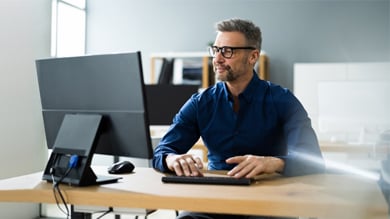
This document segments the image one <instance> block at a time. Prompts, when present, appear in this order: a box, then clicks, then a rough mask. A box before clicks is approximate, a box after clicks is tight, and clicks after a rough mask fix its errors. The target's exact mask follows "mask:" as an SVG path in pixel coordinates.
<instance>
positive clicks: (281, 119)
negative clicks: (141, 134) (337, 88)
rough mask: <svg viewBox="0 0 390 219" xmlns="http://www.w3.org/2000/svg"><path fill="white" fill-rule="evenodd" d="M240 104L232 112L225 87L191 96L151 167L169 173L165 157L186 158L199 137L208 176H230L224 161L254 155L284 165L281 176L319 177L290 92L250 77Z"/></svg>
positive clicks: (307, 131) (317, 160)
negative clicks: (205, 152) (205, 151)
mask: <svg viewBox="0 0 390 219" xmlns="http://www.w3.org/2000/svg"><path fill="white" fill-rule="evenodd" d="M169 98H174V97H169ZM238 99H239V103H240V108H239V111H238V112H234V110H233V99H232V97H231V94H230V92H229V91H228V88H227V86H226V84H225V83H224V82H218V83H216V84H215V85H214V86H212V87H210V88H208V89H206V90H205V91H203V92H201V93H199V94H194V95H193V96H192V97H191V98H190V99H189V100H188V101H187V102H186V103H185V104H184V105H183V107H182V108H181V109H180V111H179V112H178V113H177V114H176V116H175V117H174V119H173V124H172V125H171V126H170V128H169V131H168V132H167V133H166V135H165V136H164V137H163V138H162V140H161V141H160V143H159V145H158V146H157V147H156V149H155V151H154V158H153V167H154V168H156V169H159V170H161V171H169V170H168V168H167V167H166V164H165V161H164V159H165V157H166V155H168V154H170V153H174V154H183V153H186V152H187V151H188V150H189V149H190V148H191V147H192V146H193V145H194V143H195V142H196V141H197V140H198V139H199V137H202V140H203V142H204V144H205V145H206V147H207V148H208V168H209V169H212V170H230V169H232V168H233V167H234V165H231V164H227V163H226V162H225V160H226V159H227V158H229V157H233V156H237V155H247V154H252V155H260V156H274V157H279V158H281V159H283V160H284V161H285V168H284V171H283V173H284V174H285V175H301V174H307V173H314V172H319V171H323V168H324V165H323V159H322V155H321V152H320V149H319V145H318V141H317V138H316V135H315V133H314V130H313V129H312V127H311V122H310V119H309V118H308V115H307V112H306V111H305V109H304V108H303V106H302V104H301V103H300V102H299V101H298V99H297V98H296V97H295V96H294V95H293V94H292V93H291V92H290V91H289V90H287V89H285V88H282V87H280V86H277V85H275V84H272V83H270V82H267V81H263V80H261V79H259V78H258V76H257V74H256V72H254V75H253V78H252V80H251V81H250V83H249V84H248V86H247V87H246V89H245V90H244V92H242V93H241V94H240V95H239V96H238Z"/></svg>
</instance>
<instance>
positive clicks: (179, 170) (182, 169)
mask: <svg viewBox="0 0 390 219" xmlns="http://www.w3.org/2000/svg"><path fill="white" fill-rule="evenodd" d="M165 162H166V163H167V167H168V168H169V169H170V170H171V171H174V172H175V173H176V175H178V176H183V175H184V176H202V175H203V174H202V172H201V171H200V170H201V169H203V162H202V160H201V159H200V158H199V157H194V156H193V155H191V154H181V155H177V154H169V155H168V156H167V157H166V158H165Z"/></svg>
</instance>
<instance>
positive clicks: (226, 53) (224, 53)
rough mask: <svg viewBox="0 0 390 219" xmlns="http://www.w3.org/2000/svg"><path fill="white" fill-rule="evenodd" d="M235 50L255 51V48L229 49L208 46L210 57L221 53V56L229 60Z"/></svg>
mask: <svg viewBox="0 0 390 219" xmlns="http://www.w3.org/2000/svg"><path fill="white" fill-rule="evenodd" d="M236 49H248V50H255V49H256V48H255V47H252V46H244V47H231V46H222V47H218V46H210V47H209V53H210V55H211V56H212V57H215V56H216V54H217V52H221V54H222V56H223V57H224V58H227V59H230V58H231V57H232V56H233V52H234V50H236Z"/></svg>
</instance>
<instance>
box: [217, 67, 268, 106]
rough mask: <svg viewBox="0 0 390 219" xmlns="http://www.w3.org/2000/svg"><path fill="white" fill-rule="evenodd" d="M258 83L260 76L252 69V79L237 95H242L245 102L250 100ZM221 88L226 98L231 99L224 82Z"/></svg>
mask: <svg viewBox="0 0 390 219" xmlns="http://www.w3.org/2000/svg"><path fill="white" fill-rule="evenodd" d="M259 83H260V78H259V77H258V76H257V73H256V71H255V70H253V76H252V79H251V80H250V82H249V84H248V86H247V87H246V88H245V90H244V91H243V92H242V93H241V94H240V95H239V96H240V97H242V98H243V99H244V100H246V101H247V102H249V103H250V102H251V101H252V99H253V97H254V96H255V95H256V91H255V90H256V87H257V86H258V84H259ZM223 90H224V93H225V97H226V100H232V98H231V97H230V96H231V94H230V92H229V90H228V88H227V86H226V83H223Z"/></svg>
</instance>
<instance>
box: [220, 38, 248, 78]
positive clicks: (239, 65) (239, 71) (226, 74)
mask: <svg viewBox="0 0 390 219" xmlns="http://www.w3.org/2000/svg"><path fill="white" fill-rule="evenodd" d="M214 46H217V47H224V46H229V47H245V46H248V45H246V40H245V37H244V35H243V34H242V33H240V32H218V34H217V37H216V39H215V42H214ZM250 52H251V50H242V49H237V50H233V56H232V57H231V58H225V57H223V55H222V54H221V51H219V52H217V53H216V54H215V57H214V58H213V66H214V72H215V74H216V78H217V79H218V80H221V81H227V82H233V81H235V80H237V79H238V78H239V77H240V76H242V75H245V74H248V72H249V73H250V74H252V67H251V65H250V63H249V60H248V57H249V54H250Z"/></svg>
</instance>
